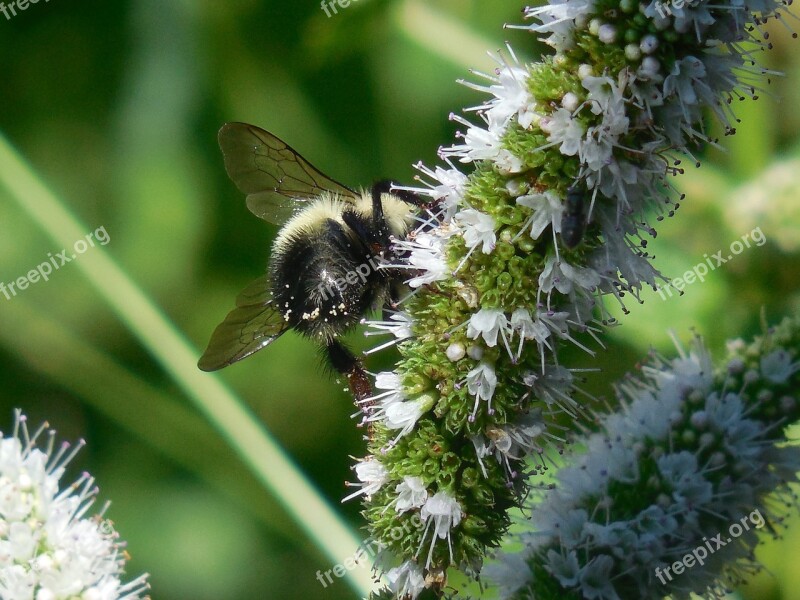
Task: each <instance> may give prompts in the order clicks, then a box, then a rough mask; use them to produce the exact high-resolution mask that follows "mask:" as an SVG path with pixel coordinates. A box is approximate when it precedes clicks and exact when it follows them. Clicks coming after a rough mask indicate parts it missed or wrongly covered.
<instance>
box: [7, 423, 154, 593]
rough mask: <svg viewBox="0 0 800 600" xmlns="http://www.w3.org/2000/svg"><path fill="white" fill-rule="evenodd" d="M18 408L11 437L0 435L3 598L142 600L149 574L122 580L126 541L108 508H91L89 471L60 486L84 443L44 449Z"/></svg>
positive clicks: (49, 444) (50, 439)
mask: <svg viewBox="0 0 800 600" xmlns="http://www.w3.org/2000/svg"><path fill="white" fill-rule="evenodd" d="M45 427H46V425H42V426H41V427H40V428H39V429H37V430H36V431H35V432H33V434H31V433H30V432H29V431H28V427H27V424H26V419H25V417H24V416H23V415H21V413H19V412H17V416H16V423H15V426H14V431H13V432H12V435H11V436H3V435H2V434H0V598H8V599H13V600H34V599H35V600H59V599H67V598H76V599H77V598H81V599H83V600H142V599H145V598H147V595H146V591H147V589H148V585H147V576H146V575H141V576H139V577H137V578H135V579H133V580H131V581H130V582H128V583H123V582H122V577H123V574H124V569H125V561H126V557H125V552H124V544H123V543H121V542H120V541H119V540H118V534H117V533H116V532H115V531H114V530H113V527H111V524H110V522H109V521H107V520H104V519H103V517H102V512H104V511H101V513H100V514H96V515H94V516H89V515H88V514H87V513H88V512H89V509H90V508H91V507H92V504H93V503H94V500H95V498H96V496H97V492H98V490H97V488H96V486H95V485H94V478H92V477H91V476H90V475H89V474H88V473H84V474H83V475H81V476H80V477H79V478H78V480H77V481H75V482H74V483H72V484H71V485H69V486H67V487H65V488H64V489H63V490H62V489H59V481H60V479H61V477H62V476H63V474H64V470H65V468H66V466H67V464H68V463H69V462H70V461H71V460H72V458H73V457H74V456H75V454H76V453H77V452H78V450H80V448H81V447H82V446H83V443H82V442H81V443H80V444H78V445H76V446H74V447H70V445H69V444H61V445H59V446H56V445H55V437H54V435H55V434H54V432H53V431H49V432H47V437H46V441H45V444H44V445H43V447H42V448H39V447H37V442H38V440H39V438H40V437H41V436H42V434H43V433H44V429H45Z"/></svg>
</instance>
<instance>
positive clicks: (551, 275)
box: [539, 256, 601, 295]
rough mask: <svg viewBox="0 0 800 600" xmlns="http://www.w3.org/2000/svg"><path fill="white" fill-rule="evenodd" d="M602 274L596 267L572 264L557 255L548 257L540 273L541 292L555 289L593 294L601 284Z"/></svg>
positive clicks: (546, 292)
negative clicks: (557, 257)
mask: <svg viewBox="0 0 800 600" xmlns="http://www.w3.org/2000/svg"><path fill="white" fill-rule="evenodd" d="M600 281H601V280H600V275H599V274H598V273H597V271H595V270H594V269H591V268H588V267H577V266H573V265H570V264H569V263H567V262H566V261H564V260H558V259H556V257H555V256H550V257H548V258H547V262H546V263H545V266H544V269H542V273H541V275H539V293H545V294H548V295H549V294H550V293H551V292H552V291H553V290H554V289H555V290H558V292H560V293H561V294H565V295H568V294H572V293H573V292H578V293H581V294H584V295H586V294H591V293H593V292H594V291H595V290H596V289H597V286H599V285H600Z"/></svg>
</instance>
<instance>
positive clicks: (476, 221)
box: [455, 208, 497, 254]
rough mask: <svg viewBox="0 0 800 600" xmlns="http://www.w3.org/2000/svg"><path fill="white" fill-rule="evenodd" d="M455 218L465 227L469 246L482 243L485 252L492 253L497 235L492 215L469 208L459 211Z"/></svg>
mask: <svg viewBox="0 0 800 600" xmlns="http://www.w3.org/2000/svg"><path fill="white" fill-rule="evenodd" d="M455 219H456V222H457V223H458V224H459V226H460V227H461V228H462V229H463V236H464V242H465V243H466V244H467V248H470V249H473V248H476V247H477V246H478V245H482V247H481V250H482V252H483V253H484V254H490V253H491V252H492V250H494V246H495V243H496V242H497V236H496V235H495V232H494V230H495V223H494V219H493V218H492V217H491V215H487V214H484V213H482V212H480V211H477V210H475V209H474V208H468V209H467V210H462V211H461V212H459V213H457V214H456V216H455Z"/></svg>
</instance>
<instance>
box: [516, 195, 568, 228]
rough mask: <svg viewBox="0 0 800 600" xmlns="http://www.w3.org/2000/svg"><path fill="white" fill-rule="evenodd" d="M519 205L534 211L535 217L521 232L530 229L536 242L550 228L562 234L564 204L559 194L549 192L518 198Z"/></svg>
mask: <svg viewBox="0 0 800 600" xmlns="http://www.w3.org/2000/svg"><path fill="white" fill-rule="evenodd" d="M517 204H519V205H520V206H525V207H527V208H530V209H531V210H533V215H531V217H530V218H529V219H528V221H526V222H525V224H524V225H523V226H522V229H521V231H524V230H525V229H527V228H528V227H530V228H531V231H530V236H531V238H533V239H534V240H536V239H538V238H539V236H540V235H542V232H543V231H544V230H545V229H547V227H548V226H551V227H552V228H553V232H554V233H560V232H561V217H562V216H563V214H564V203H563V202H562V201H561V198H559V197H558V194H556V193H554V192H551V191H549V190H548V191H546V192H545V193H543V194H538V193H534V194H529V195H527V196H520V197H519V198H517Z"/></svg>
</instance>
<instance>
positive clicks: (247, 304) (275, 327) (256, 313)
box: [197, 275, 289, 371]
mask: <svg viewBox="0 0 800 600" xmlns="http://www.w3.org/2000/svg"><path fill="white" fill-rule="evenodd" d="M288 328H289V324H288V323H287V322H286V320H285V319H284V318H283V315H282V314H281V312H280V310H279V309H278V307H277V306H275V304H274V303H273V301H272V295H271V293H270V286H269V280H268V279H267V277H266V275H265V276H263V277H260V278H258V279H256V280H255V281H253V282H252V283H251V284H250V285H248V286H247V287H246V288H245V289H244V290H242V293H241V294H239V295H238V296H237V297H236V308H234V309H233V310H232V311H231V312H229V313H228V316H227V317H225V320H224V321H223V322H222V323H220V324H219V325H217V328H216V329H215V330H214V333H212V334H211V341H210V342H208V348H206V351H205V352H204V353H203V356H201V357H200V360H199V361H198V362H197V366H198V367H200V369H202V370H203V371H216V370H217V369H221V368H222V367H227V366H228V365H231V364H233V363H235V362H236V361H239V360H242V359H243V358H247V357H248V356H250V355H251V354H253V353H254V352H258V351H259V350H261V349H262V348H266V347H267V346H268V345H269V344H271V343H272V342H274V341H275V340H277V339H278V338H279V337H280V336H281V334H282V333H283V332H284V331H286V330H287V329H288Z"/></svg>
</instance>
